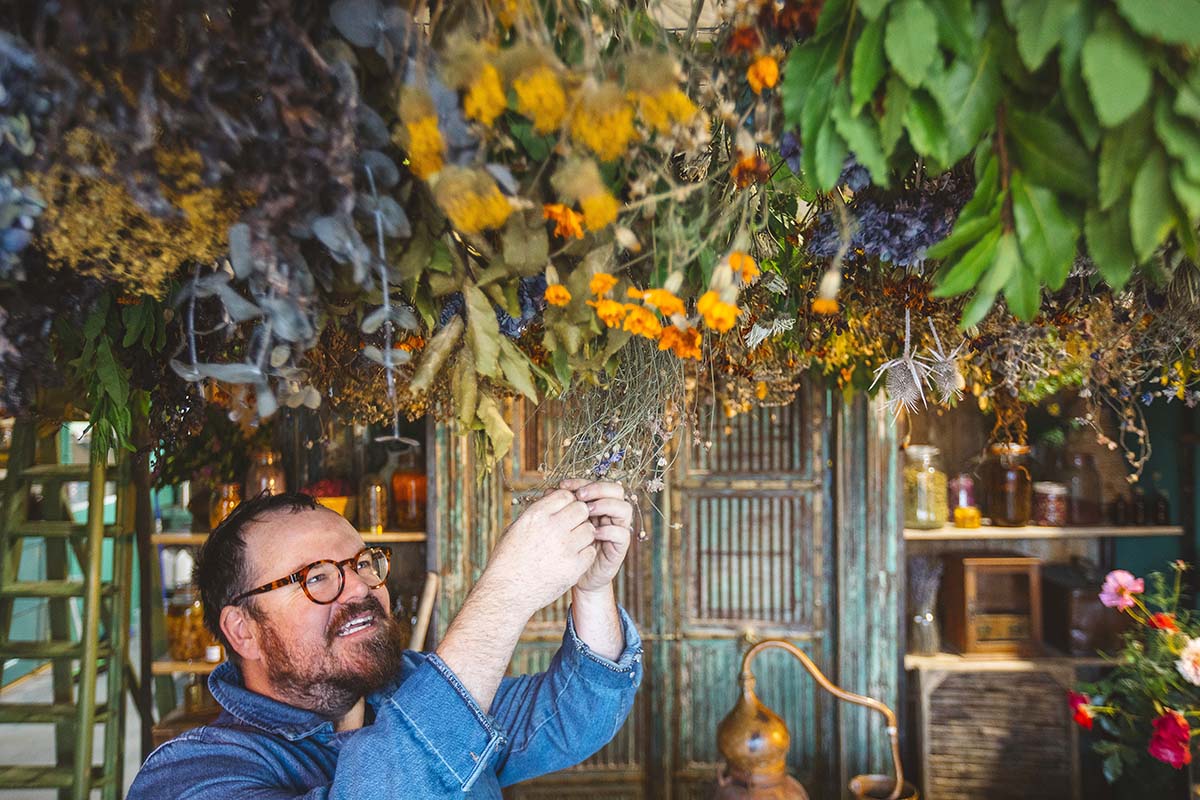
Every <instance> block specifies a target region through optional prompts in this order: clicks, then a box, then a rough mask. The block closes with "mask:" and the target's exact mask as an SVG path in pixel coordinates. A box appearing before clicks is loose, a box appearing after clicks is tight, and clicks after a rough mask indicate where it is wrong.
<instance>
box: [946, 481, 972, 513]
mask: <svg viewBox="0 0 1200 800" xmlns="http://www.w3.org/2000/svg"><path fill="white" fill-rule="evenodd" d="M974 505H975V479H974V478H972V477H971V476H970V475H968V474H967V473H965V472H960V473H959V474H957V475H955V476H954V477H953V478H951V479H950V510H951V511H954V510H955V509H956V508H970V507H971V506H974Z"/></svg>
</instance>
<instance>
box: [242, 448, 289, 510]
mask: <svg viewBox="0 0 1200 800" xmlns="http://www.w3.org/2000/svg"><path fill="white" fill-rule="evenodd" d="M286 491H287V477H286V476H285V475H284V472H283V457H282V456H280V455H279V453H278V452H276V451H274V450H271V449H270V448H261V449H259V450H255V451H254V453H252V454H251V456H250V469H249V470H248V471H247V472H246V493H245V495H244V496H245V497H246V498H247V499H250V498H252V497H258V495H260V494H262V493H263V492H266V493H267V494H283V493H284V492H286Z"/></svg>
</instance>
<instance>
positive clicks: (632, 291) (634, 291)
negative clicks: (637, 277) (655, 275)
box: [625, 286, 646, 300]
mask: <svg viewBox="0 0 1200 800" xmlns="http://www.w3.org/2000/svg"><path fill="white" fill-rule="evenodd" d="M625 296H626V297H628V298H629V299H630V300H641V299H642V298H643V297H645V296H646V293H645V292H643V291H642V290H641V289H639V288H637V287H636V286H630V287H629V288H628V289H626V290H625Z"/></svg>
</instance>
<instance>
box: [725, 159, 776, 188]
mask: <svg viewBox="0 0 1200 800" xmlns="http://www.w3.org/2000/svg"><path fill="white" fill-rule="evenodd" d="M729 174H730V176H731V177H732V178H733V183H734V185H735V186H737V187H738V188H739V189H745V188H746V187H747V186H749V185H750V184H752V183H766V182H767V181H769V180H770V179H771V165H770V164H768V163H767V160H766V159H765V158H763V157H762V156H760V155H759V154H758V153H753V154H751V155H748V156H743V157H742V158H739V159H738V161H737V163H736V164H734V165H733V169H732V170H730V173H729Z"/></svg>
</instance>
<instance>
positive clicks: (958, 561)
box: [938, 553, 1042, 656]
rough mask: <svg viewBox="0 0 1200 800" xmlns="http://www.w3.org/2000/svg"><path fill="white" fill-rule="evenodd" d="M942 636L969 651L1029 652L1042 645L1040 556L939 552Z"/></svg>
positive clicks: (979, 653) (983, 653)
mask: <svg viewBox="0 0 1200 800" xmlns="http://www.w3.org/2000/svg"><path fill="white" fill-rule="evenodd" d="M943 560H944V562H945V571H944V572H943V575H942V588H941V592H940V594H939V598H938V606H939V609H940V611H941V619H942V631H943V638H944V639H945V641H946V644H948V645H949V646H950V647H951V648H954V649H957V650H958V651H959V652H961V653H963V654H964V655H972V656H1033V655H1036V654H1038V653H1039V652H1040V651H1041V646H1042V585H1041V561H1040V560H1039V559H1036V558H1030V557H1027V556H1020V555H1016V554H1006V553H988V554H979V553H954V554H949V555H946V556H943Z"/></svg>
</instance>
